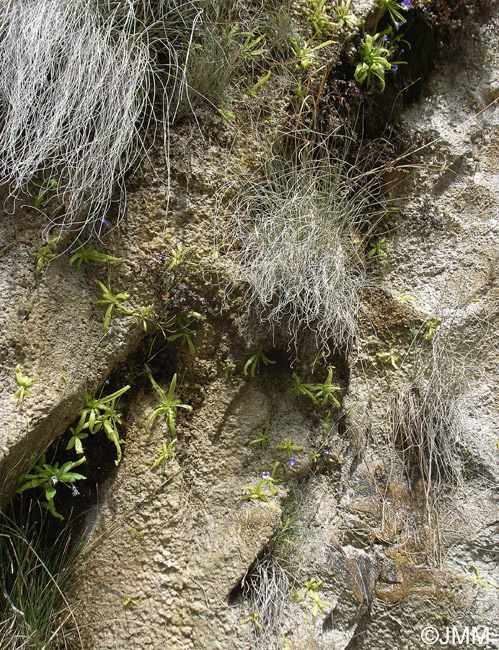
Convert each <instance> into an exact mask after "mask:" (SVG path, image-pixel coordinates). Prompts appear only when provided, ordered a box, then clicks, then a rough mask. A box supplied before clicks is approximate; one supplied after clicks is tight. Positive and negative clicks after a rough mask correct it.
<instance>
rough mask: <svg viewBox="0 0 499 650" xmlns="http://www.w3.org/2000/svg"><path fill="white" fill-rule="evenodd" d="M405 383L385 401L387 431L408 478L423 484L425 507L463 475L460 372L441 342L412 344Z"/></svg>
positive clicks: (437, 337) (438, 336) (455, 359)
mask: <svg viewBox="0 0 499 650" xmlns="http://www.w3.org/2000/svg"><path fill="white" fill-rule="evenodd" d="M413 355H414V359H413V369H412V372H411V376H410V380H409V381H408V382H407V383H406V384H405V385H404V386H402V387H401V388H400V389H398V390H397V392H396V393H395V395H394V396H393V398H392V400H391V403H390V411H391V430H392V433H393V438H394V442H395V446H396V447H397V448H398V449H399V450H401V452H402V455H403V458H404V461H405V463H406V465H407V467H408V471H409V472H410V474H411V475H412V477H413V478H422V479H423V480H424V486H425V494H426V499H427V503H428V504H429V505H430V504H431V503H432V501H433V500H434V498H435V497H436V496H437V495H438V490H439V488H441V487H443V486H444V485H445V484H452V483H456V482H458V481H459V480H461V479H462V477H463V459H462V455H461V453H460V445H462V443H463V433H464V432H465V430H466V422H465V414H464V409H463V400H462V395H463V391H464V387H465V381H464V377H463V373H462V371H461V370H460V368H459V367H458V355H457V356H456V355H454V356H451V355H450V354H449V348H448V346H447V345H446V343H445V338H444V337H443V335H441V334H436V335H435V336H434V337H432V339H431V341H429V342H425V344H424V345H421V346H415V347H414V351H413Z"/></svg>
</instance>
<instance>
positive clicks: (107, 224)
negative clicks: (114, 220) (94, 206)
mask: <svg viewBox="0 0 499 650" xmlns="http://www.w3.org/2000/svg"><path fill="white" fill-rule="evenodd" d="M99 221H100V222H101V224H102V225H103V226H109V221H106V220H105V219H104V217H101V218H100V219H99Z"/></svg>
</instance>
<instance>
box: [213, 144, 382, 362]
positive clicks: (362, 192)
mask: <svg viewBox="0 0 499 650" xmlns="http://www.w3.org/2000/svg"><path fill="white" fill-rule="evenodd" d="M378 180H379V178H378ZM375 181H376V178H374V177H373V176H369V175H367V174H363V173H362V172H361V171H359V168H358V167H357V165H356V164H355V163H348V162H347V160H346V153H345V152H343V153H340V154H339V155H332V154H331V153H330V151H328V149H327V147H326V145H325V144H321V145H319V146H313V147H312V146H304V147H302V148H301V149H300V150H299V151H298V153H297V154H296V155H294V156H293V157H292V159H291V160H289V159H288V158H285V157H279V156H275V157H273V158H272V159H271V160H270V161H269V162H268V163H267V164H266V165H264V167H263V168H262V169H261V170H260V171H259V172H258V173H257V174H256V175H254V176H253V177H252V178H251V179H250V180H249V181H248V183H247V185H246V187H245V189H243V190H242V191H241V192H240V193H239V195H238V196H237V198H236V199H235V200H234V201H233V203H232V205H231V206H230V211H231V214H230V215H229V217H228V224H227V228H226V229H225V232H226V233H227V235H226V241H225V242H224V244H225V245H226V247H227V249H228V251H229V255H230V257H231V258H232V261H233V265H232V267H231V271H230V277H231V280H232V282H233V283H234V284H237V283H242V284H244V285H246V287H247V289H246V301H245V302H246V303H247V304H248V306H249V308H251V309H253V310H254V311H256V312H257V313H258V314H259V316H260V319H261V321H262V322H268V323H269V324H270V325H271V327H272V328H276V327H280V326H281V325H283V326H285V327H286V328H287V332H288V335H289V340H290V344H294V345H295V347H297V345H298V340H299V336H300V334H301V333H303V332H309V333H312V335H313V336H314V338H315V343H316V345H317V347H318V349H324V350H326V351H331V349H333V350H342V351H344V350H345V349H348V348H349V347H350V346H351V345H352V343H353V342H354V341H355V339H356V336H357V314H358V312H359V310H360V306H361V299H362V293H363V290H364V288H365V286H366V276H365V270H364V264H363V260H362V254H363V247H364V243H363V242H364V238H365V237H366V236H367V234H368V232H369V230H370V229H371V227H372V225H371V224H372V217H373V214H375V213H376V206H378V205H379V199H377V198H375V193H374V183H375Z"/></svg>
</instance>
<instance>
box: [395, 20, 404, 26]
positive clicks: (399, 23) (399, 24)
mask: <svg viewBox="0 0 499 650" xmlns="http://www.w3.org/2000/svg"><path fill="white" fill-rule="evenodd" d="M395 24H396V25H397V27H402V25H403V24H404V21H403V20H399V21H397V22H396V23H395Z"/></svg>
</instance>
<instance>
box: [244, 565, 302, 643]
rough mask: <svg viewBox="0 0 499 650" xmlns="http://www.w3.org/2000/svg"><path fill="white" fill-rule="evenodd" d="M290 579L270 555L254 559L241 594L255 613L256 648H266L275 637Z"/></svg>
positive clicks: (288, 594)
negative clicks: (252, 567) (256, 560)
mask: <svg viewBox="0 0 499 650" xmlns="http://www.w3.org/2000/svg"><path fill="white" fill-rule="evenodd" d="M294 582H295V581H294V579H293V577H292V576H291V575H290V573H289V572H288V571H287V569H285V568H284V567H283V566H281V564H280V563H279V562H278V561H277V560H276V558H275V557H274V556H272V555H270V556H268V557H266V558H265V559H264V560H262V561H260V562H258V563H257V564H256V566H255V567H254V569H253V570H252V571H251V573H250V574H249V575H248V576H247V577H246V578H245V580H244V581H243V584H242V588H243V595H244V596H245V597H246V598H247V599H248V600H249V602H250V603H251V611H252V613H255V614H256V615H257V619H256V620H257V621H258V625H259V626H260V627H258V628H257V635H256V643H257V647H261V648H270V647H272V643H273V642H275V641H276V640H277V639H279V635H280V631H281V627H282V616H283V612H284V610H285V608H286V607H287V605H288V603H289V597H290V593H291V589H292V587H293V585H294Z"/></svg>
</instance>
